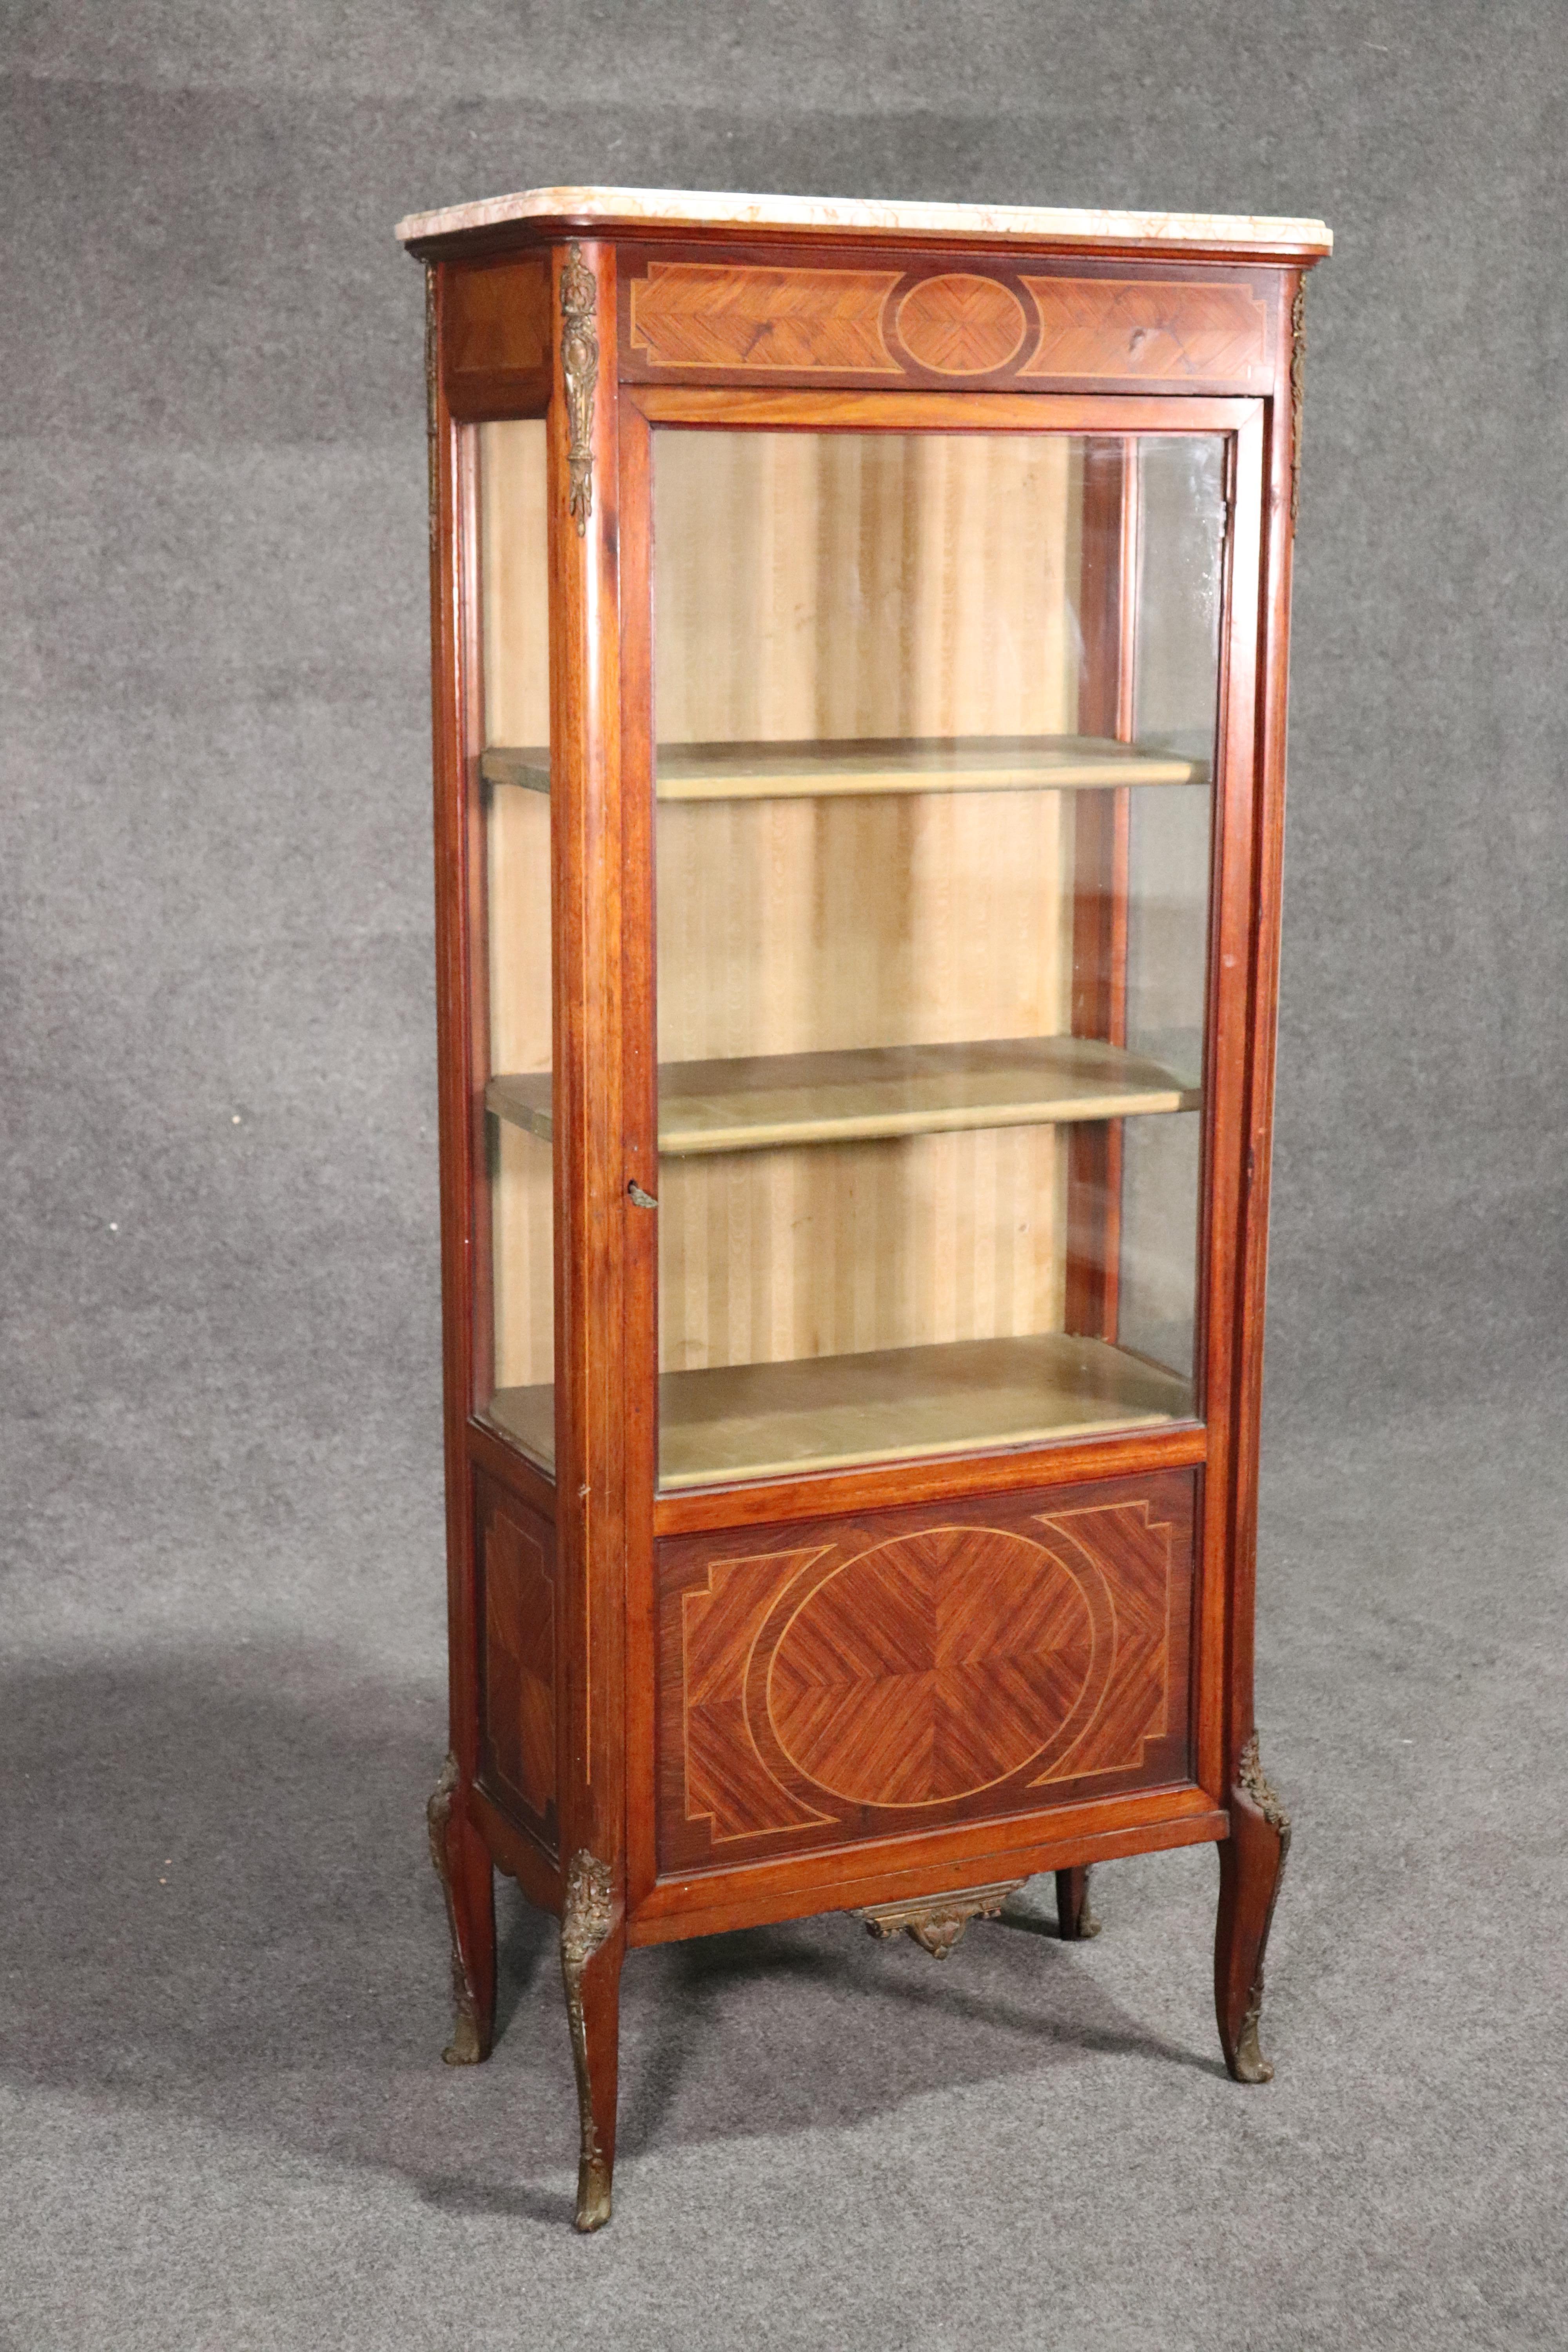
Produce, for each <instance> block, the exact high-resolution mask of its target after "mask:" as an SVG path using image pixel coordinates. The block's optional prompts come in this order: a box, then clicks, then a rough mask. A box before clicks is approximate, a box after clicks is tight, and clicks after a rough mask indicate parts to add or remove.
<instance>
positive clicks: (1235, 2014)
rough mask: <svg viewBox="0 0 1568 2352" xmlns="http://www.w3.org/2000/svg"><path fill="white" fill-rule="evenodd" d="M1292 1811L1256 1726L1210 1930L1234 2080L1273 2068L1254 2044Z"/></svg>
mask: <svg viewBox="0 0 1568 2352" xmlns="http://www.w3.org/2000/svg"><path fill="white" fill-rule="evenodd" d="M1289 1850H1290V1816H1289V1813H1288V1812H1287V1811H1285V1808H1284V1806H1283V1805H1282V1804H1281V1803H1280V1802H1279V1798H1278V1797H1277V1796H1276V1795H1275V1793H1274V1791H1273V1790H1272V1789H1271V1788H1270V1787H1269V1785H1268V1781H1267V1780H1265V1779H1264V1777H1263V1768H1262V1766H1261V1765H1260V1764H1259V1762H1258V1735H1257V1733H1256V1732H1254V1734H1253V1736H1252V1738H1250V1739H1249V1740H1248V1741H1247V1746H1246V1747H1245V1748H1243V1749H1242V1751H1241V1763H1240V1766H1239V1768H1238V1769H1237V1781H1236V1786H1235V1788H1233V1789H1232V1790H1231V1792H1230V1835H1229V1837H1228V1838H1226V1840H1225V1841H1224V1843H1222V1844H1221V1846H1220V1850H1219V1921H1218V1925H1217V1927H1216V1928H1215V1954H1214V1986H1215V2011H1216V2012H1217V2014H1218V2018H1219V2038H1220V2043H1221V2046H1222V2047H1223V2049H1224V2051H1225V2063H1226V2066H1227V2067H1228V2068H1229V2069H1230V2072H1231V2074H1232V2075H1233V2076H1234V2078H1235V2080H1236V2081H1237V2082H1238V2083H1267V2082H1270V2081H1271V2080H1272V2079H1273V2074H1274V2068H1273V2066H1272V2064H1271V2063H1270V2062H1269V2061H1268V2059H1267V2058H1265V2056H1264V2055H1263V2053H1262V2051H1261V2050H1260V2049H1259V2048H1258V2019H1259V2017H1260V2016H1261V2014H1262V2011H1263V1954H1264V1948H1265V1946H1266V1945H1267V1943H1268V1927H1269V1922H1270V1921H1271V1920H1272V1918H1273V1916H1274V1906H1275V1903H1276V1902H1277V1901H1278V1899H1279V1882H1280V1879H1281V1877H1282V1875H1283V1874H1284V1869H1285V1856H1286V1855H1287V1853H1289Z"/></svg>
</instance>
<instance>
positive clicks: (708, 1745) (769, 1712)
mask: <svg viewBox="0 0 1568 2352" xmlns="http://www.w3.org/2000/svg"><path fill="white" fill-rule="evenodd" d="M1196 1479H1197V1474H1196V1473H1195V1472H1193V1471H1185V1470H1184V1471H1170V1472H1166V1473H1163V1474H1160V1475H1156V1476H1154V1477H1152V1478H1142V1479H1139V1480H1137V1481H1118V1482H1116V1483H1115V1484H1112V1485H1100V1486H1079V1487H1074V1488H1061V1487H1058V1488H1054V1489H1053V1488H1047V1489H1041V1490H1037V1491H1035V1492H1033V1493H1029V1494H1025V1495H1016V1496H1001V1497H997V1496H988V1497H985V1498H984V1500H980V1501H975V1502H964V1503H958V1504H948V1505H945V1506H940V1507H938V1506H932V1507H927V1508H925V1509H922V1510H918V1511H890V1512H877V1513H869V1514H868V1515H866V1517H863V1518H859V1519H855V1520H842V1519H836V1520H819V1521H813V1522H808V1523H803V1524H798V1525H794V1526H790V1527H787V1528H746V1529H743V1530H736V1531H734V1532H732V1533H730V1534H725V1535H717V1536H714V1535H704V1536H700V1537H681V1538H674V1539H672V1540H670V1541H668V1542H666V1543H664V1544H661V1545H660V1547H659V1555H658V1585H659V1592H658V1605H659V1694H658V1696H659V1735H658V1736H659V1766H660V1792H659V1833H658V1843H659V1866H660V1868H661V1870H663V1871H665V1872H671V1871H678V1870H689V1869H693V1868H700V1867H702V1866H703V1865H705V1864H706V1865H710V1866H711V1865H715V1864H727V1863H734V1862H741V1861H745V1860H749V1859H752V1858H762V1857H767V1858H770V1859H771V1858H776V1857H778V1856H780V1855H783V1854H785V1853H794V1852H797V1851H803V1850H807V1849H809V1848H811V1847H812V1846H816V1845H823V1844H839V1843H843V1842H844V1841H845V1840H847V1839H854V1838H872V1837H886V1836H888V1835H889V1834H891V1833H895V1832H899V1831H900V1830H914V1829H927V1828H933V1827H940V1826H942V1825H946V1824H950V1823H952V1822H964V1821H971V1820H984V1819H985V1818H987V1817H989V1816H993V1815H1003V1814H1010V1813H1019V1812H1028V1811H1036V1810H1037V1809H1039V1808H1040V1807H1042V1806H1044V1805H1046V1804H1053V1805H1054V1804H1058V1803H1060V1802H1061V1801H1064V1800H1068V1799H1071V1798H1072V1797H1075V1796H1083V1797H1090V1796H1093V1797H1100V1796H1106V1795H1110V1794H1113V1793H1117V1792H1120V1791H1121V1790H1128V1789H1136V1788H1140V1787H1152V1786H1157V1785H1159V1784H1161V1783H1163V1782H1166V1781H1170V1780H1181V1779H1184V1777H1186V1776H1187V1773H1188V1769H1189V1749H1190V1743H1189V1735H1188V1717H1189V1706H1188V1671H1189V1647H1190V1641H1189V1635H1190V1619H1191V1613H1192V1588H1193V1559H1194V1502H1195V1492H1196Z"/></svg>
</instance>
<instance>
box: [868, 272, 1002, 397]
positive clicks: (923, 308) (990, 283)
mask: <svg viewBox="0 0 1568 2352" xmlns="http://www.w3.org/2000/svg"><path fill="white" fill-rule="evenodd" d="M1027 323H1028V322H1027V320H1026V318H1025V315H1024V306H1023V304H1022V303H1021V302H1020V301H1019V299H1018V298H1017V296H1016V294H1015V293H1014V292H1013V291H1012V289H1010V288H1009V287H1006V286H1003V285H1000V284H998V282H997V280H996V279H995V278H973V277H971V276H970V275H969V274H968V273H967V272H958V271H955V272H954V273H953V274H952V277H949V278H926V279H925V281H924V282H923V284H921V285H919V286H914V287H911V288H910V291H909V292H908V293H907V294H906V295H905V297H904V299H903V300H902V301H901V302H900V305H899V335H900V340H901V341H902V343H903V346H904V349H905V351H907V352H908V353H909V355H910V359H912V360H915V361H917V362H919V364H920V365H921V367H926V368H931V369H932V370H933V371H934V372H935V373H937V374H938V375H985V374H988V373H990V371H991V370H992V369H993V368H999V367H1003V366H1005V363H1006V362H1007V361H1008V360H1010V359H1011V358H1012V357H1013V354H1014V353H1015V352H1016V351H1017V349H1018V347H1019V345H1020V344H1021V343H1022V342H1023V340H1024V334H1025V331H1026V326H1027Z"/></svg>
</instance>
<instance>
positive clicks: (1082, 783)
mask: <svg viewBox="0 0 1568 2352" xmlns="http://www.w3.org/2000/svg"><path fill="white" fill-rule="evenodd" d="M479 773H480V775H481V776H482V777H483V778H484V780H485V782H486V783H488V784H521V786H522V787H523V788H524V790H525V791H528V792H531V793H548V792H549V790H550V754H549V752H548V751H542V750H533V751H528V750H524V751H512V750H507V749H505V748H502V747H500V746H498V747H496V748H495V749H492V750H491V751H486V752H484V753H483V754H482V755H481V757H480V760H479ZM1207 781H1208V770H1207V768H1206V766H1205V763H1204V762H1203V761H1201V760H1181V759H1177V758H1176V757H1175V756H1174V755H1173V754H1172V753H1170V752H1166V751H1141V750H1140V749H1139V747H1138V746H1137V745H1136V744H1135V743H1113V742H1110V741H1109V740H1105V739H1103V738H1101V737H1100V736H1093V735H931V736H910V737H909V738H907V739H905V740H898V739H896V738H893V739H882V738H878V739H876V740H865V741H848V742H837V743H832V742H829V743H812V742H806V743H664V744H661V745H660V746H659V749H658V785H657V788H656V790H657V796H658V799H659V800H661V801H770V800H801V799H818V798H843V797H846V796H847V795H849V794H851V793H858V794H862V795H864V794H868V793H1016V792H1052V793H1055V792H1082V791H1085V790H1090V789H1095V788H1099V789H1105V788H1108V787H1112V786H1116V785H1119V784H1202V783H1206V782H1207Z"/></svg>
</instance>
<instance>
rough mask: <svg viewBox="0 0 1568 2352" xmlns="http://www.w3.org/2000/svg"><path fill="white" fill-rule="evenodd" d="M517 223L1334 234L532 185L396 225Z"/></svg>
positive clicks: (442, 230) (1047, 240)
mask: <svg viewBox="0 0 1568 2352" xmlns="http://www.w3.org/2000/svg"><path fill="white" fill-rule="evenodd" d="M513 221H518V222H523V221H538V222H544V221H550V222H555V221H559V222H562V223H563V224H581V225H582V226H584V227H586V228H597V229H605V230H610V231H613V230H615V229H616V228H618V227H623V226H625V227H637V228H648V227H656V228H658V227H666V226H668V228H670V229H676V230H679V229H680V228H683V227H694V226H700V227H703V228H732V229H748V228H763V229H779V228H787V229H801V230H809V229H829V230H832V229H838V230H852V231H867V230H870V231H874V232H877V233H879V234H881V235H885V236H954V237H997V238H1005V237H1018V238H1023V239H1027V240H1028V241H1029V242H1030V243H1032V244H1037V245H1038V244H1059V245H1086V244H1103V245H1111V246H1118V247H1123V246H1129V245H1147V246H1152V247H1162V246H1220V247H1226V249H1228V250H1231V251H1237V250H1253V251H1257V252H1259V253H1268V252H1271V251H1277V250H1279V249H1280V248H1284V249H1287V250H1289V251H1290V252H1292V253H1310V254H1314V255H1315V254H1326V253H1329V252H1331V250H1332V248H1333V238H1332V236H1331V235H1330V233H1329V231H1328V229H1327V228H1326V227H1325V226H1324V225H1323V223H1322V222H1321V221H1320V220H1289V219H1271V218H1269V217H1268V216H1267V215H1258V214H1235V213H1133V212H1089V211H1075V210H1065V209H1061V208H1058V207H1055V206H1050V207H1044V208H1042V207H1037V206H1035V205H933V204H906V203H901V202H900V203H895V202H883V201H879V200H877V199H874V198H868V197H859V196H769V195H735V194H720V193H718V192H716V191H713V190H710V189H705V188H699V189H691V188H679V189H678V188H524V189H522V190H521V191H520V192H519V193H518V194H515V195H510V196H489V197H486V198H484V199H482V200H481V201H480V202H479V203H478V204H469V205H447V207H446V208H445V209H444V210H443V211H440V212H432V213H410V214H409V215H407V217H406V219H404V220H400V221H399V222H398V224H397V234H398V236H399V237H400V239H401V240H402V242H403V243H404V244H405V245H412V244H416V243H418V242H420V241H421V240H423V239H424V238H426V237H433V236H458V235H460V234H462V233H464V232H466V231H470V230H474V229H484V228H501V227H504V226H507V224H508V223H510V222H513Z"/></svg>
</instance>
